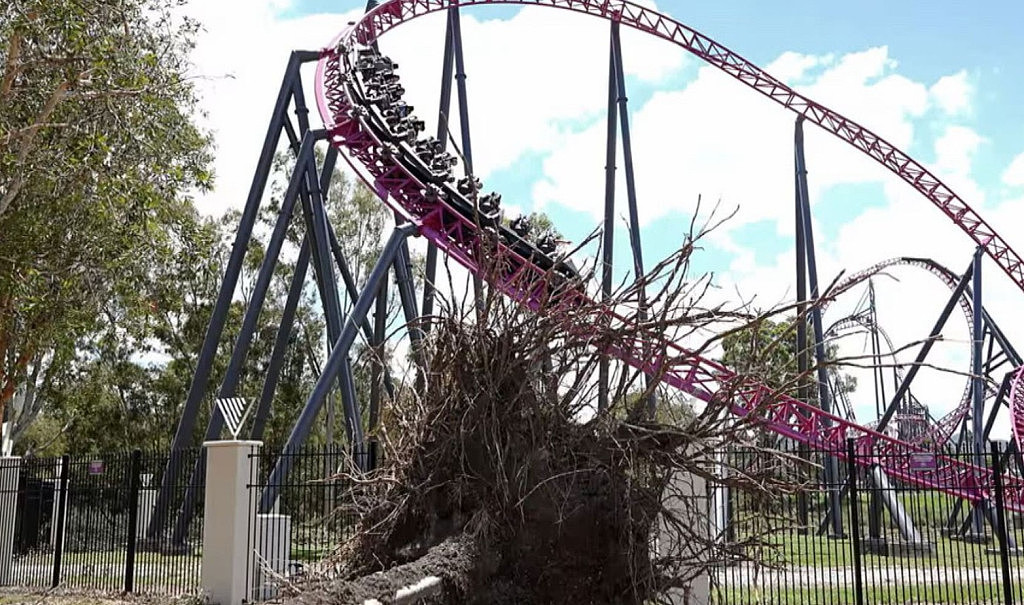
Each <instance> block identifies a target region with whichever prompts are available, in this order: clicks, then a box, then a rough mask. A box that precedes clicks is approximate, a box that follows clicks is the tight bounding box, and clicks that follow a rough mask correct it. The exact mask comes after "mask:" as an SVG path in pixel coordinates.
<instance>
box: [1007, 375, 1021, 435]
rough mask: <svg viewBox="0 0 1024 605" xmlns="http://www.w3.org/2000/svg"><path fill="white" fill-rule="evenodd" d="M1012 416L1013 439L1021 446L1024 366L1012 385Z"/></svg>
mask: <svg viewBox="0 0 1024 605" xmlns="http://www.w3.org/2000/svg"><path fill="white" fill-rule="evenodd" d="M1010 415H1011V416H1012V417H1013V438H1014V439H1016V441H1017V445H1018V446H1019V445H1020V444H1021V443H1022V442H1021V438H1024V423H1022V422H1021V419H1022V418H1024V366H1021V367H1020V369H1018V370H1017V374H1016V375H1015V376H1014V377H1013V382H1012V383H1011V385H1010Z"/></svg>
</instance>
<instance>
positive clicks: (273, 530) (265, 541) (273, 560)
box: [252, 514, 292, 601]
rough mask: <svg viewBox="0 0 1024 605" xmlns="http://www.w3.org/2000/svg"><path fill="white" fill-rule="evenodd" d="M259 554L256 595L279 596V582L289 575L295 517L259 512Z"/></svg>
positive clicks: (264, 597) (255, 570) (266, 598)
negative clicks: (293, 518)
mask: <svg viewBox="0 0 1024 605" xmlns="http://www.w3.org/2000/svg"><path fill="white" fill-rule="evenodd" d="M254 548H255V549H256V552H257V553H259V556H258V557H255V558H254V560H253V575H252V577H254V578H255V579H256V582H255V585H256V595H257V598H258V599H259V600H261V601H269V600H270V599H273V598H275V597H277V593H278V586H279V581H278V578H283V577H286V576H287V575H288V571H289V570H288V564H289V563H290V562H291V554H292V552H291V551H292V518H291V516H290V515H278V514H267V515H262V514H260V515H256V544H255V545H254Z"/></svg>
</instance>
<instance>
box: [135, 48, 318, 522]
mask: <svg viewBox="0 0 1024 605" xmlns="http://www.w3.org/2000/svg"><path fill="white" fill-rule="evenodd" d="M319 57H320V55H319V53H317V52H313V51H293V52H292V53H291V55H290V56H289V58H288V65H287V67H286V68H285V74H284V77H283V78H282V81H281V88H280V89H279V90H278V94H277V100H276V101H275V103H274V109H273V112H272V113H271V116H270V123H269V125H268V126H267V134H266V135H265V136H264V139H263V147H262V149H261V150H260V157H259V160H258V161H257V163H256V172H255V174H254V175H253V179H252V183H251V184H250V186H249V194H248V196H247V198H246V202H245V207H244V209H243V210H242V216H241V219H240V220H239V224H238V230H237V231H236V232H235V240H234V242H233V243H232V246H231V256H230V257H229V259H228V263H227V266H226V267H225V268H224V278H223V280H222V281H221V286H220V291H219V292H218V294H217V302H216V303H215V304H214V309H213V314H212V315H211V317H210V324H209V325H208V326H207V329H206V335H205V336H204V337H203V346H202V349H201V350H200V352H199V358H198V360H197V361H196V370H195V373H194V374H193V376H192V383H191V385H190V386H189V392H188V395H187V396H186V399H185V405H184V407H183V409H182V413H181V419H180V420H179V422H178V428H177V430H176V431H175V433H174V439H173V440H172V441H171V451H172V452H174V451H177V450H181V449H184V448H185V447H188V446H189V445H190V444H191V443H192V438H193V435H194V433H195V424H196V420H197V419H198V416H199V405H200V403H202V400H203V397H204V395H205V393H206V385H207V382H208V381H209V379H210V373H211V371H212V370H213V360H214V357H215V355H216V353H217V345H218V344H219V342H220V337H221V333H222V332H223V331H224V323H225V321H226V320H227V315H228V309H229V308H230V306H231V299H232V297H233V296H234V293H235V287H236V286H237V285H238V277H239V274H240V273H241V269H242V263H243V261H244V259H245V252H246V250H247V248H248V246H249V240H250V238H251V237H252V229H253V226H254V225H255V223H256V217H257V215H258V214H259V207H260V200H261V199H262V198H263V192H264V190H265V188H266V184H267V177H268V176H269V174H270V170H271V167H272V165H273V161H274V152H275V150H276V149H277V144H278V141H279V139H280V136H281V131H282V129H283V125H284V124H285V123H287V121H288V118H287V114H286V112H287V108H288V104H289V103H290V102H291V99H292V92H293V91H294V89H295V83H296V82H297V81H298V79H299V66H300V65H301V64H302V63H306V62H309V61H315V60H317V59H319ZM179 464H180V457H178V456H170V457H169V458H168V462H167V467H166V469H165V470H164V474H163V479H162V481H161V484H160V491H159V493H158V494H157V498H156V502H155V503H154V513H153V518H152V519H151V520H150V523H149V526H148V528H147V529H146V537H147V538H148V539H153V538H156V537H157V535H158V534H159V533H160V532H161V531H162V529H163V526H164V523H165V522H166V520H167V513H168V508H169V506H170V497H171V488H172V486H173V485H174V484H175V482H176V480H177V475H178V473H179V471H180V469H179V467H178V465H179Z"/></svg>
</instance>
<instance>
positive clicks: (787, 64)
mask: <svg viewBox="0 0 1024 605" xmlns="http://www.w3.org/2000/svg"><path fill="white" fill-rule="evenodd" d="M834 58H835V57H833V56H832V55H824V56H818V55H805V54H802V53H798V52H793V51H791V50H787V51H786V52H784V53H782V54H781V55H779V58H777V59H775V60H774V61H772V62H771V63H769V64H768V66H767V67H766V68H765V71H767V72H768V73H770V74H772V75H773V76H775V77H776V78H778V79H780V80H782V81H783V82H787V83H790V84H792V83H795V82H797V81H798V80H801V79H803V78H804V76H806V75H807V72H808V71H810V70H811V69H813V68H815V67H818V66H821V65H830V64H831V63H832V61H833V60H834Z"/></svg>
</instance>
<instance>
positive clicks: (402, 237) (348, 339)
mask: <svg viewBox="0 0 1024 605" xmlns="http://www.w3.org/2000/svg"><path fill="white" fill-rule="evenodd" d="M414 232H415V227H414V226H413V225H410V224H406V225H399V226H397V227H395V230H394V231H393V232H392V233H391V237H390V238H389V239H388V241H387V244H385V246H384V250H383V251H382V252H381V256H380V259H378V261H377V264H376V265H375V266H374V268H373V271H372V272H371V273H370V276H369V278H368V279H367V282H366V285H364V286H363V290H362V291H361V292H360V293H359V297H358V298H357V299H356V303H355V305H353V307H352V311H351V312H350V313H349V316H348V318H347V320H346V321H345V327H344V328H343V329H342V331H341V334H340V335H339V336H338V339H337V341H336V342H335V343H334V348H333V349H332V350H331V354H330V356H329V357H328V358H327V362H326V363H325V364H324V367H323V370H322V372H321V374H320V377H319V378H318V379H317V382H316V385H315V386H314V387H313V392H312V393H310V395H309V399H308V400H307V401H306V405H305V407H304V408H303V409H302V413H301V414H300V415H299V418H298V420H296V422H295V425H294V426H293V427H292V431H291V434H290V435H289V436H288V443H287V444H285V446H284V451H285V452H288V451H293V450H294V449H295V448H297V447H299V446H301V445H302V444H303V443H304V442H305V440H306V437H308V436H309V431H310V429H311V428H312V426H313V421H314V420H315V419H316V416H317V414H318V413H319V411H320V407H321V406H322V405H323V401H324V399H325V398H326V396H327V394H328V392H330V390H331V382H332V381H333V380H334V379H335V377H336V376H337V375H338V373H339V372H340V371H341V366H342V364H343V363H344V362H345V360H347V359H348V351H349V348H350V347H351V346H352V342H353V341H354V340H355V337H356V333H357V331H358V329H359V327H358V326H359V324H360V323H361V322H362V319H363V318H364V317H366V314H367V312H368V311H369V310H370V306H371V305H372V304H373V300H374V297H375V296H376V294H377V292H378V291H379V288H380V283H381V281H382V280H383V279H384V278H385V277H386V275H387V272H388V269H389V268H390V267H391V265H392V263H393V262H394V260H395V258H396V256H398V254H399V252H400V251H401V249H402V244H404V243H405V241H406V238H408V237H409V236H410V235H412V234H413V233H414ZM343 403H344V405H345V420H346V422H347V423H351V424H352V425H353V426H359V427H360V429H361V426H360V425H359V424H358V422H359V420H360V419H361V414H360V411H359V409H358V403H357V402H353V403H356V405H355V406H350V405H349V402H343ZM360 442H361V440H360ZM355 453H358V452H355ZM291 465H292V460H291V457H289V456H281V457H279V458H278V460H277V464H276V465H275V466H274V470H273V472H272V473H271V475H270V478H269V479H268V481H267V487H265V488H264V490H263V494H262V496H261V498H260V511H262V512H267V511H269V510H270V509H272V508H273V505H274V502H275V501H276V500H277V496H278V493H279V489H280V486H281V485H282V484H283V483H284V481H285V479H286V478H287V476H288V473H289V472H290V471H291Z"/></svg>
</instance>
